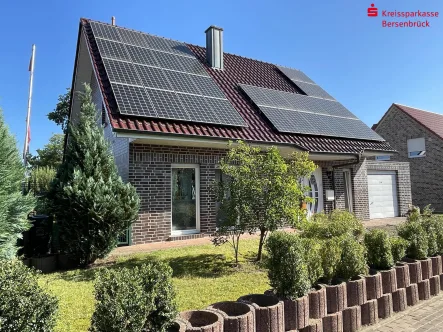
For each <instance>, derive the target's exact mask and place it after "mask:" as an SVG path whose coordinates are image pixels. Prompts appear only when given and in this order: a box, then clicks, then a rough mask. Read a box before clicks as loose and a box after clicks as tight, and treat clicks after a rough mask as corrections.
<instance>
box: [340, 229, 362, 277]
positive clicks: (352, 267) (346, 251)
mask: <svg viewBox="0 0 443 332" xmlns="http://www.w3.org/2000/svg"><path fill="white" fill-rule="evenodd" d="M341 248H342V252H341V258H340V263H339V266H338V271H337V274H338V277H340V278H343V279H345V280H350V279H351V278H353V277H356V276H358V275H359V274H366V273H367V272H368V269H367V266H366V258H365V254H366V250H365V247H364V245H363V244H361V243H359V242H358V241H356V240H355V239H354V238H353V237H351V236H346V237H344V238H343V239H342V241H341Z"/></svg>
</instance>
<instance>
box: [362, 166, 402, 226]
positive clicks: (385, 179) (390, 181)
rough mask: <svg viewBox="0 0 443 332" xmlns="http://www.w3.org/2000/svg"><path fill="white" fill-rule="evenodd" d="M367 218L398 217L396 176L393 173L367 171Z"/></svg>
mask: <svg viewBox="0 0 443 332" xmlns="http://www.w3.org/2000/svg"><path fill="white" fill-rule="evenodd" d="M368 195H369V216H370V218H371V219H375V218H389V217H397V216H398V199H397V175H396V173H395V171H368Z"/></svg>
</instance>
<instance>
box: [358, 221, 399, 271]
mask: <svg viewBox="0 0 443 332" xmlns="http://www.w3.org/2000/svg"><path fill="white" fill-rule="evenodd" d="M365 245H366V248H367V251H368V254H367V262H368V265H369V266H370V267H371V268H373V269H379V270H387V269H390V268H391V267H393V266H394V263H395V261H394V257H393V255H392V246H391V241H390V239H389V234H388V233H387V232H386V231H385V230H383V229H372V230H370V231H369V232H366V234H365Z"/></svg>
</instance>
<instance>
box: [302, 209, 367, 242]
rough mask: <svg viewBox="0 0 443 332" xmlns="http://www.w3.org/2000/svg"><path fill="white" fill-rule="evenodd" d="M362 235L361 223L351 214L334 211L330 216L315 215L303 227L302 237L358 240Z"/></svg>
mask: <svg viewBox="0 0 443 332" xmlns="http://www.w3.org/2000/svg"><path fill="white" fill-rule="evenodd" d="M363 234H364V227H363V223H362V222H361V221H360V220H359V219H358V218H357V217H356V216H355V215H354V214H352V213H350V212H347V211H340V210H334V211H332V212H331V213H330V214H324V213H317V214H315V215H314V216H313V217H312V218H311V219H310V220H309V221H307V222H305V223H304V225H303V237H308V238H317V239H329V238H332V237H338V236H343V235H351V236H353V237H354V238H356V239H360V238H361V236H362V235H363Z"/></svg>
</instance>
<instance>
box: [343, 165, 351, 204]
mask: <svg viewBox="0 0 443 332" xmlns="http://www.w3.org/2000/svg"><path fill="white" fill-rule="evenodd" d="M343 184H344V189H345V209H346V210H347V211H349V212H352V211H353V208H352V205H353V204H352V179H351V170H349V169H344V170H343Z"/></svg>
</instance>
